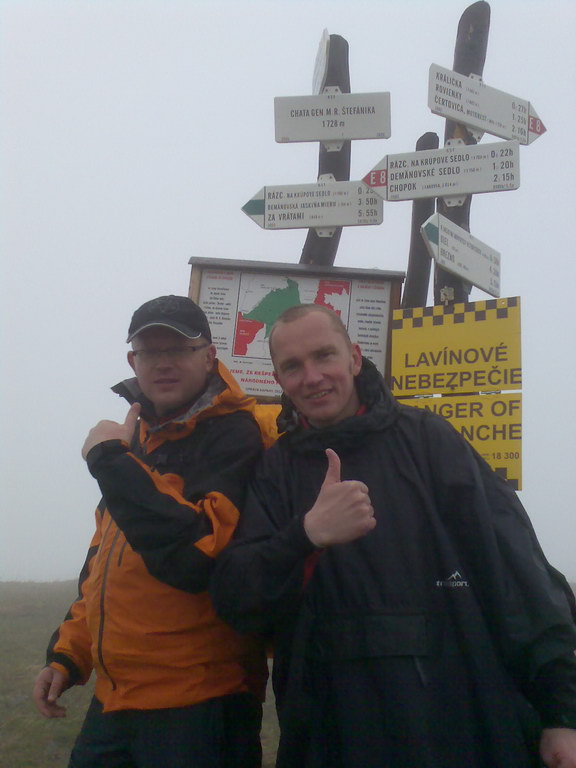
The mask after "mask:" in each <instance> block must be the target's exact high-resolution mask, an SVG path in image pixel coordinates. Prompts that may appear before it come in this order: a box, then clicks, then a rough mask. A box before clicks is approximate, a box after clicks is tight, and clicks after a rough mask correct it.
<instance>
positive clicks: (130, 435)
mask: <svg viewBox="0 0 576 768" xmlns="http://www.w3.org/2000/svg"><path fill="white" fill-rule="evenodd" d="M127 341H128V342H131V343H132V349H131V351H129V352H128V363H129V364H130V366H131V367H132V369H133V370H134V372H135V374H136V377H135V378H133V379H130V380H127V381H125V382H122V383H121V384H119V385H117V386H116V387H113V390H114V391H115V392H117V393H118V394H120V395H122V396H124V397H125V398H126V399H127V400H128V402H129V403H130V404H131V405H130V410H129V411H128V415H127V417H126V420H125V422H124V423H123V424H119V423H116V422H113V421H101V422H99V423H98V424H97V425H96V426H95V427H94V428H93V429H92V430H91V431H90V433H89V435H88V437H87V439H86V442H85V444H84V448H83V450H82V455H83V457H84V458H85V459H86V462H87V464H88V469H89V470H90V472H91V473H92V475H93V476H94V477H95V478H96V480H97V481H98V484H99V486H100V489H101V492H102V501H101V502H100V504H99V505H98V508H97V510H96V532H95V534H94V537H93V539H92V542H91V544H90V548H89V551H88V556H87V559H86V563H85V566H84V568H83V570H82V573H81V575H80V581H79V595H78V599H77V600H76V601H75V602H74V603H73V604H72V606H71V608H70V610H69V612H68V615H67V616H66V618H65V620H64V621H63V623H62V624H61V625H60V627H59V628H58V629H57V631H56V632H55V633H54V635H53V637H52V639H51V641H50V644H49V647H48V653H47V666H46V667H45V668H44V669H43V670H42V671H41V672H40V674H39V675H38V677H37V679H36V683H35V687H34V699H35V702H36V706H37V708H38V709H39V711H40V712H41V713H42V714H43V715H45V716H46V717H63V716H65V713H66V711H65V708H64V707H62V706H61V705H60V704H59V703H58V699H59V697H60V695H61V694H62V692H63V691H65V690H66V689H67V688H69V687H70V686H72V685H75V684H83V683H85V682H86V681H87V680H88V678H89V677H90V675H91V672H92V670H93V669H94V670H95V672H96V688H95V697H94V699H93V701H92V704H91V706H90V708H89V710H88V713H87V716H86V719H85V722H84V725H83V728H82V731H81V733H80V735H79V736H78V739H77V741H76V744H75V746H74V749H73V752H72V756H71V759H70V766H71V767H74V768H97V767H98V766H102V767H104V766H106V768H112V767H113V766H118V767H119V766H122V767H123V768H128V767H129V766H133V767H134V768H158V766H162V767H163V768H184V766H195V768H196V767H202V768H204V767H205V768H224V767H225V766H229V767H230V768H242V766H246V768H256V767H257V766H259V765H260V762H261V749H260V741H259V731H260V723H261V714H262V711H261V700H262V697H263V691H264V686H265V680H266V665H265V658H264V654H263V652H262V648H261V647H260V645H259V643H258V642H257V641H256V640H255V639H253V638H251V637H246V636H241V635H238V634H237V633H236V632H235V631H233V630H232V629H231V628H230V627H229V626H228V625H226V624H225V623H224V622H223V621H222V620H220V619H219V618H218V617H217V616H216V614H215V612H214V609H213V607H212V603H211V601H210V598H209V596H208V592H207V588H208V582H209V579H210V574H211V571H212V567H213V564H214V559H215V557H216V556H217V555H218V554H219V552H220V551H221V550H222V549H223V548H224V547H225V546H226V545H227V543H228V542H229V540H230V538H231V536H232V533H233V531H234V529H235V526H236V523H237V521H238V518H239V514H240V512H239V510H240V507H241V504H242V500H243V494H244V488H245V484H246V480H247V477H248V474H249V473H250V470H251V468H252V466H253V464H254V462H255V460H256V459H257V458H258V457H259V455H260V453H261V449H262V436H261V433H260V429H259V427H258V424H257V422H256V420H255V418H254V405H255V404H254V401H253V400H252V399H251V398H248V397H246V396H245V395H244V394H243V393H242V391H241V390H240V388H239V387H238V384H237V383H236V381H235V380H234V378H233V377H232V376H231V374H230V373H229V371H228V370H227V369H226V368H225V367H224V366H223V365H222V363H221V362H219V361H218V360H217V359H216V350H215V348H214V345H213V344H212V338H211V333H210V327H209V324H208V321H207V318H206V316H205V314H204V312H203V311H202V310H201V309H200V307H198V306H197V305H196V304H195V303H194V302H193V301H191V300H190V299H188V298H186V297H182V296H162V297H160V298H157V299H153V300H152V301H149V302H147V303H145V304H144V305H143V306H142V307H140V308H139V309H138V310H137V311H136V312H135V313H134V315H133V317H132V322H131V324H130V328H129V333H128V339H127Z"/></svg>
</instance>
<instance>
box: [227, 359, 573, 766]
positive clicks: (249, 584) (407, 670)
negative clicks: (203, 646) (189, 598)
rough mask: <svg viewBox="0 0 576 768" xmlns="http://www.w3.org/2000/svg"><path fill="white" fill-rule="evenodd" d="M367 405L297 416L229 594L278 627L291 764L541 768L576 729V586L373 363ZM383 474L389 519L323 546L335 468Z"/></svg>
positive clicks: (232, 612)
mask: <svg viewBox="0 0 576 768" xmlns="http://www.w3.org/2000/svg"><path fill="white" fill-rule="evenodd" d="M357 387H358V391H359V395H360V399H361V402H362V403H364V404H365V405H366V406H367V411H366V413H364V414H362V415H357V416H354V417H352V418H349V419H346V420H345V421H342V422H340V423H339V424H337V425H335V426H332V427H327V428H324V429H312V428H309V429H306V428H304V427H303V426H302V425H300V424H298V422H297V420H296V418H295V414H294V413H293V411H292V410H291V406H290V403H289V401H287V402H285V407H284V410H283V413H282V414H281V417H280V418H281V419H283V421H282V423H280V421H279V426H280V427H281V428H282V429H285V430H286V433H285V434H284V435H283V436H282V437H281V438H280V440H279V441H278V442H277V443H276V445H275V446H273V447H272V448H271V449H270V450H269V451H268V452H267V453H266V454H265V456H264V459H263V461H262V463H261V465H260V467H259V470H258V472H257V475H256V477H255V479H254V482H253V484H252V488H251V491H250V492H249V496H248V499H247V502H246V505H245V511H244V515H243V517H242V519H241V522H240V524H239V527H238V529H237V531H236V535H235V538H236V541H235V542H234V543H233V544H232V545H231V546H230V547H229V548H228V549H227V550H226V551H225V552H224V553H223V554H222V555H221V556H220V558H219V562H218V564H217V568H216V572H215V574H214V576H213V581H212V585H213V586H212V594H213V598H214V600H215V604H216V607H217V610H218V611H219V613H220V614H221V616H222V617H223V618H224V619H226V620H227V621H228V622H229V623H231V624H232V625H233V626H234V627H235V628H237V629H239V630H241V631H254V630H257V631H260V632H266V633H271V634H272V635H273V639H274V648H275V653H274V672H273V682H274V690H275V694H276V700H277V708H278V715H279V720H280V725H281V741H280V748H279V753H278V762H277V766H279V768H294V767H295V766H298V767H301V768H320V767H321V768H527V766H535V765H538V764H539V763H538V756H537V755H538V749H537V745H538V740H539V735H540V730H541V728H542V727H543V726H544V727H545V726H566V727H576V662H575V658H574V648H575V647H576V628H575V625H574V606H573V603H574V597H573V595H572V593H571V591H570V588H569V586H568V584H567V583H566V580H565V579H564V577H563V576H562V575H561V574H559V573H558V572H557V571H555V570H554V569H553V568H552V567H551V566H550V565H549V564H548V562H547V561H546V559H545V557H544V555H543V553H542V550H541V548H540V546H539V544H538V541H537V539H536V536H535V533H534V531H533V528H532V525H531V523H530V521H529V519H528V516H527V514H526V512H525V511H524V509H523V507H522V506H521V504H520V502H519V501H518V499H517V497H516V494H515V493H514V491H513V490H512V489H511V488H510V487H509V486H508V485H507V484H506V482H505V481H504V480H503V479H501V478H500V477H498V476H497V475H496V474H495V473H494V472H493V471H492V470H491V469H490V467H489V466H488V465H487V464H486V463H485V462H484V460H483V459H482V458H481V457H480V456H479V455H478V454H477V453H476V452H475V451H474V450H473V448H472V447H471V446H470V445H469V444H468V443H467V442H466V441H465V440H464V439H463V438H462V437H461V436H460V435H459V434H458V433H457V432H456V430H455V429H454V428H453V427H452V426H451V425H450V424H449V423H448V422H447V421H445V420H444V419H443V418H441V417H438V416H436V415H435V414H433V413H431V412H428V411H424V410H420V409H417V408H411V407H408V406H401V405H399V404H397V403H396V401H395V400H394V399H393V397H392V395H391V394H390V393H389V392H388V390H387V389H386V387H385V385H384V383H383V381H382V379H381V377H380V376H379V374H378V373H377V371H376V369H375V368H374V366H372V364H371V363H369V362H368V361H366V360H364V363H363V369H362V371H361V373H360V375H359V377H358V379H357ZM326 448H332V449H334V450H335V451H336V452H337V453H338V454H339V456H340V459H341V462H342V479H343V480H347V479H354V480H361V481H363V482H364V483H366V485H367V486H368V488H369V492H370V498H371V501H372V505H373V507H374V510H375V517H376V520H377V525H376V528H375V529H374V530H373V531H371V532H370V533H369V534H368V535H367V536H365V537H363V538H360V539H357V540H356V541H354V542H352V543H349V544H344V545H338V546H333V547H329V548H327V549H325V550H323V551H317V550H315V549H314V547H313V545H312V544H311V543H310V541H309V540H308V538H307V536H306V534H305V532H304V528H303V516H304V514H305V513H306V512H307V511H308V510H309V509H310V508H311V507H312V506H313V504H314V502H315V500H316V497H317V495H318V492H319V490H320V487H321V484H322V481H323V479H324V476H325V473H326V468H327V460H326V457H325V453H324V452H325V449H326Z"/></svg>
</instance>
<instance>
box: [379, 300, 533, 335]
mask: <svg viewBox="0 0 576 768" xmlns="http://www.w3.org/2000/svg"><path fill="white" fill-rule="evenodd" d="M519 310H520V298H519V297H518V296H513V297H511V298H507V299H489V300H487V301H474V302H463V303H460V304H448V305H447V306H444V305H443V304H435V305H434V306H432V307H414V308H412V309H396V310H394V314H393V319H392V330H394V331H396V330H402V329H405V328H427V327H431V326H434V325H456V324H458V323H464V322H466V320H467V319H471V320H473V321H481V320H494V319H504V318H507V317H508V316H509V314H510V313H511V312H513V311H519Z"/></svg>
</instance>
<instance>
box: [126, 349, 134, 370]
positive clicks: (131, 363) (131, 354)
mask: <svg viewBox="0 0 576 768" xmlns="http://www.w3.org/2000/svg"><path fill="white" fill-rule="evenodd" d="M126 357H127V358H128V365H129V366H130V368H132V370H133V371H134V373H136V366H135V365H134V360H135V358H134V352H133V351H132V350H130V351H129V352H128V354H127V355H126Z"/></svg>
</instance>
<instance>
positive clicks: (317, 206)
mask: <svg viewBox="0 0 576 768" xmlns="http://www.w3.org/2000/svg"><path fill="white" fill-rule="evenodd" d="M242 210H243V211H244V213H245V214H246V215H247V216H250V218H251V219H253V220H254V221H255V222H256V224H258V225H259V226H260V227H262V228H263V229H298V228H300V227H303V228H308V227H315V228H327V227H355V226H362V225H367V224H381V223H382V218H383V203H382V198H381V197H380V196H379V195H376V194H374V192H373V191H372V190H371V189H369V188H368V187H367V186H366V185H365V184H364V183H363V182H361V181H318V182H317V183H316V184H287V185H284V186H279V187H278V186H276V187H262V189H261V190H260V191H259V192H257V193H256V194H255V195H254V197H253V198H252V199H251V200H249V201H248V202H247V203H246V205H244V206H243V207H242Z"/></svg>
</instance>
